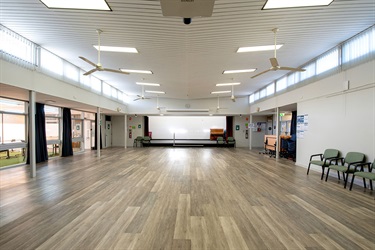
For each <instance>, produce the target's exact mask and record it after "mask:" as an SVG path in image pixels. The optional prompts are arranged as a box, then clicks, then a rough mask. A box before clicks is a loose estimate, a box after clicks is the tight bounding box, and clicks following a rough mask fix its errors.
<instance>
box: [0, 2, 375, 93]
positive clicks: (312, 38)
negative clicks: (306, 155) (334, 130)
mask: <svg viewBox="0 0 375 250" xmlns="http://www.w3.org/2000/svg"><path fill="white" fill-rule="evenodd" d="M0 1H1V2H0V8H1V14H0V21H1V24H3V25H4V26H6V27H8V28H9V29H11V30H13V31H15V32H17V33H19V34H20V35H22V36H24V37H26V38H28V39H29V40H31V41H33V42H35V43H37V44H39V45H41V46H42V47H44V48H46V49H48V50H50V51H52V52H54V53H55V54H57V55H59V56H61V57H62V58H64V59H66V60H67V61H70V62H72V63H73V64H75V65H77V66H79V67H81V68H82V69H84V70H90V69H91V66H90V65H89V64H87V63H85V62H84V61H82V60H80V59H79V58H78V56H83V57H86V58H88V59H90V60H92V61H94V62H96V61H97V51H96V50H95V49H94V48H93V46H92V45H94V44H97V33H96V29H101V30H103V33H102V36H101V38H102V39H101V40H102V45H108V46H126V47H136V48H137V49H138V51H139V54H126V53H113V52H102V54H101V57H102V58H101V62H102V64H103V66H104V67H106V68H113V69H118V68H130V69H145V70H152V71H153V72H154V74H153V75H141V74H130V75H122V74H116V73H109V72H97V73H95V75H96V76H97V77H98V78H100V79H102V80H104V81H106V82H108V83H109V84H111V85H113V86H114V87H116V88H118V89H120V90H122V91H124V92H125V93H127V94H129V95H137V94H140V92H141V86H139V85H136V84H135V82H137V81H144V82H156V83H160V84H161V87H147V88H146V89H149V90H162V91H165V92H166V93H167V94H166V95H165V97H167V98H178V99H200V98H210V97H212V96H211V95H210V92H211V91H217V90H227V89H228V90H230V87H216V86H215V84H216V83H223V82H231V81H235V82H238V81H239V82H241V83H242V84H241V85H239V86H235V91H234V92H235V94H236V96H245V95H249V94H251V93H252V92H254V91H256V90H258V89H259V88H261V87H262V86H265V85H267V84H268V83H270V82H271V81H273V80H275V79H277V78H279V77H281V76H282V75H284V74H285V73H287V72H285V71H276V72H269V73H267V74H264V75H262V76H260V77H258V78H255V79H251V76H252V75H255V74H257V73H259V72H261V71H263V70H265V69H268V68H269V67H270V63H269V58H270V57H273V52H272V51H266V52H255V53H241V54H237V53H236V50H237V49H238V47H244V46H259V45H271V44H273V33H272V31H271V30H272V29H273V28H275V27H277V28H279V29H280V31H279V32H278V43H281V44H284V46H283V47H282V48H281V49H280V50H278V53H277V58H278V61H279V63H280V64H281V65H284V66H290V67H298V66H301V65H302V64H303V63H305V62H307V61H309V60H311V59H313V58H314V57H316V56H318V55H319V54H321V53H323V52H325V51H327V50H328V49H330V48H332V47H334V46H336V45H337V44H339V43H340V42H342V41H344V40H346V39H348V38H350V37H352V36H354V35H355V34H357V33H358V32H360V31H362V30H364V29H366V28H368V27H370V26H371V25H373V24H374V23H375V14H374V13H375V1H374V0H335V1H334V2H333V3H332V4H331V5H330V6H327V7H314V8H295V9H287V10H286V9H281V10H265V11H262V10H261V8H262V6H263V5H264V3H265V0H261V1H260V0H246V1H241V0H237V1H236V0H216V1H215V6H214V11H213V14H212V17H202V18H193V20H192V23H191V24H190V25H185V24H183V21H182V18H178V17H163V16H162V11H161V7H160V2H159V1H158V0H122V1H119V0H117V1H116V0H108V1H107V2H108V4H109V5H110V7H111V8H112V10H113V11H112V12H101V11H80V10H56V9H48V8H46V7H45V5H43V4H42V3H41V2H40V1H38V0H0ZM244 68H257V69H258V70H257V71H255V72H254V73H243V74H232V75H223V74H222V72H223V70H230V69H244ZM142 78H144V79H143V80H142ZM228 95H230V94H228Z"/></svg>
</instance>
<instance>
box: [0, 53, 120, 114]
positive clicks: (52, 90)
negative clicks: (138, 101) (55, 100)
mask: <svg viewBox="0 0 375 250" xmlns="http://www.w3.org/2000/svg"><path fill="white" fill-rule="evenodd" d="M0 72H1V74H0V82H1V83H4V84H8V85H11V86H15V87H19V88H23V89H26V90H33V91H35V92H38V93H43V94H47V95H51V96H56V97H59V98H63V99H67V100H71V101H75V102H80V103H84V104H87V105H92V106H94V107H100V108H103V109H108V110H112V111H116V112H117V110H118V108H119V109H121V112H122V113H125V112H126V111H127V107H126V105H125V104H123V103H119V102H115V101H112V100H110V99H108V98H105V97H104V96H101V95H98V94H95V93H94V92H91V91H88V90H85V89H83V88H81V87H79V86H75V85H72V84H68V83H65V82H63V81H60V80H57V79H55V78H52V77H50V76H47V75H44V74H42V73H40V72H37V71H32V70H28V69H25V68H22V67H20V66H17V65H15V64H12V63H9V62H7V61H4V60H1V59H0Z"/></svg>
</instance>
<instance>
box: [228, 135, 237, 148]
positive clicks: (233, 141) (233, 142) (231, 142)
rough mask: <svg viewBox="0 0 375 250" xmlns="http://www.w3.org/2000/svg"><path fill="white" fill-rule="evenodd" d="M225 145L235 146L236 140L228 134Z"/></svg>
mask: <svg viewBox="0 0 375 250" xmlns="http://www.w3.org/2000/svg"><path fill="white" fill-rule="evenodd" d="M227 145H228V146H233V147H234V148H235V147H236V140H235V139H234V138H233V137H231V136H229V137H228V138H227Z"/></svg>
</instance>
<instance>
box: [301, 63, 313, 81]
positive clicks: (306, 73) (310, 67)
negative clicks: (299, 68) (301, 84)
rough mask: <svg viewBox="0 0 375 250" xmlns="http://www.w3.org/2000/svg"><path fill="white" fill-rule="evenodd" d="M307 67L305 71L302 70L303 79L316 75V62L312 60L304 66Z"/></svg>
mask: <svg viewBox="0 0 375 250" xmlns="http://www.w3.org/2000/svg"><path fill="white" fill-rule="evenodd" d="M303 68H304V69H306V71H304V72H300V80H301V81H303V80H305V79H308V78H310V77H312V76H314V75H315V62H312V63H310V64H308V65H306V66H304V67H303Z"/></svg>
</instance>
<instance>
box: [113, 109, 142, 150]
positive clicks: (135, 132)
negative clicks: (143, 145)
mask: <svg viewBox="0 0 375 250" xmlns="http://www.w3.org/2000/svg"><path fill="white" fill-rule="evenodd" d="M127 123H128V127H127V129H126V136H127V137H128V140H127V146H128V147H133V143H134V139H135V138H137V136H145V135H144V133H143V132H144V116H141V115H137V117H135V115H128V120H127ZM139 125H141V128H138V126H139ZM130 126H131V127H132V138H129V127H130ZM116 136H117V135H116Z"/></svg>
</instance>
